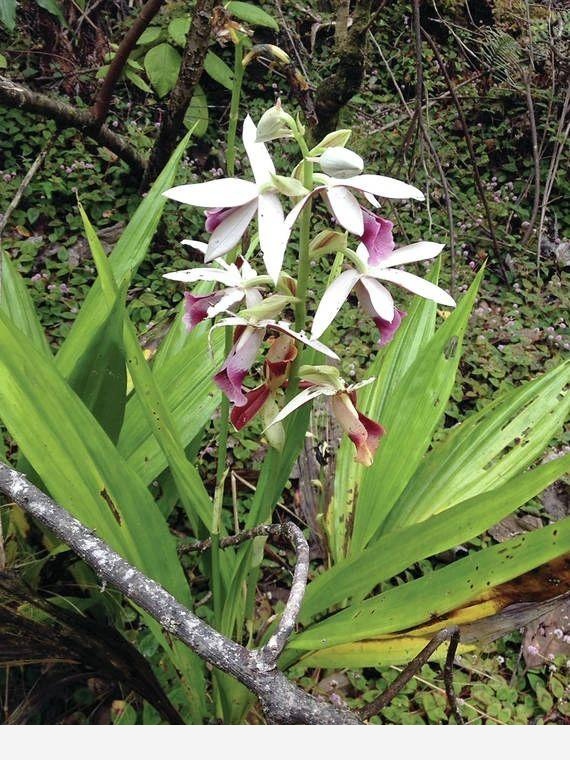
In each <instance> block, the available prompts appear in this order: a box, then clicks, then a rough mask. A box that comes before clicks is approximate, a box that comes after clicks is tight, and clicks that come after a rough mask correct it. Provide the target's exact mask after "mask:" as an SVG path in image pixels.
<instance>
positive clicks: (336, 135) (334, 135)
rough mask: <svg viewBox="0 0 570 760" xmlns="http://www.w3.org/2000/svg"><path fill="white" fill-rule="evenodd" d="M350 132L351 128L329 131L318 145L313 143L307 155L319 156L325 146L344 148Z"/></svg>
mask: <svg viewBox="0 0 570 760" xmlns="http://www.w3.org/2000/svg"><path fill="white" fill-rule="evenodd" d="M351 134H352V130H351V129H337V130H336V132H329V134H328V135H326V137H323V139H322V140H321V141H320V143H319V144H318V145H315V147H314V148H313V149H312V150H311V152H310V153H309V155H310V156H320V155H321V154H322V153H324V152H325V150H326V149H327V148H344V146H345V145H346V143H347V142H348V141H349V139H350V136H351Z"/></svg>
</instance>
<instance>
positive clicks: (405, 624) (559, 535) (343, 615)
mask: <svg viewBox="0 0 570 760" xmlns="http://www.w3.org/2000/svg"><path fill="white" fill-rule="evenodd" d="M569 551H570V518H566V519H564V520H561V521H559V522H557V523H555V524H554V525H548V526H547V527H545V528H541V529H539V530H534V531H532V532H530V533H525V534H523V535H521V536H517V537H516V538H513V539H511V540H509V541H505V542H504V543H502V544H498V545H496V546H492V547H490V548H488V549H482V550H481V551H478V552H473V553H472V554H470V555H469V556H468V557H466V558H465V559H462V560H459V561H458V562H453V563H452V564H450V565H448V566H447V567H444V568H442V569H441V570H436V571H434V572H431V573H428V574H427V575H425V576H423V577H422V578H419V579H418V580H415V581H410V582H408V583H405V584H403V585H401V586H396V587H394V588H391V589H389V590H388V591H385V592H384V593H383V594H379V595H378V596H375V597H372V598H371V599H369V600H367V601H365V602H363V603H361V604H358V605H354V606H352V607H348V608H347V609H345V610H342V612H338V613H337V614H335V615H333V616H332V617H330V618H328V619H327V620H325V621H323V622H321V623H317V624H316V625H313V626H311V627H310V628H308V629H307V630H306V631H304V632H303V633H301V634H299V635H298V636H296V637H295V638H294V639H292V641H291V642H290V644H289V646H290V647H291V648H292V649H302V650H312V649H321V648H322V647H325V646H333V645H336V644H344V643H349V642H352V641H361V640H364V639H370V638H373V637H376V636H379V635H381V634H387V633H393V632H394V631H405V630H406V629H408V628H411V627H412V626H417V625H420V624H422V623H426V622H427V621H429V620H431V619H432V618H434V617H439V616H441V615H445V614H446V613H448V612H450V611H451V610H454V609H457V608H458V607H461V606H463V605H465V604H466V603H467V602H468V601H469V600H471V599H476V598H478V597H479V596H480V595H481V594H482V593H483V592H485V591H488V590H489V589H491V588H493V587H494V586H497V585H499V584H500V583H505V582H507V581H509V580H512V579H513V578H516V577H518V576H519V575H522V574H523V573H526V572H528V571H530V570H533V569H534V568H536V567H539V566H540V565H543V564H545V563H546V562H549V561H550V560H552V559H555V558H557V557H561V556H563V555H564V554H566V553H568V552H569Z"/></svg>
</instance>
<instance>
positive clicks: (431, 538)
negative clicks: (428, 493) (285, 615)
mask: <svg viewBox="0 0 570 760" xmlns="http://www.w3.org/2000/svg"><path fill="white" fill-rule="evenodd" d="M569 469H570V454H567V455H566V456H564V457H561V458H560V459H555V460H554V461H552V462H548V463H547V464H543V465H541V466H540V467H537V468H535V469H534V470H531V471H530V472H525V473H524V474H523V475H520V476H519V477H517V478H513V479H512V480H510V481H509V482H508V483H507V484H506V485H503V486H501V487H500V488H496V489H494V490H492V491H488V492H487V493H483V494H479V495H477V496H474V497H473V498H471V499H467V500H466V501H462V502H461V503H460V504H457V505H456V506H454V507H451V508H450V509H449V510H447V511H446V512H445V513H441V514H438V515H435V516H433V517H430V518H429V519H427V520H425V521H423V522H421V523H418V524H414V525H410V526H408V527H406V528H403V529H401V530H398V531H395V532H393V533H390V534H387V535H384V536H382V537H381V538H379V539H378V541H375V542H374V543H372V544H370V546H368V547H367V548H366V549H365V550H364V551H363V552H362V553H361V554H359V555H358V556H357V557H355V558H353V559H348V560H344V561H343V562H339V563H338V564H337V565H334V566H333V567H331V568H330V569H329V570H327V571H326V572H324V573H322V574H321V575H318V576H317V577H316V578H315V580H313V582H312V583H310V584H309V586H308V588H307V592H306V594H305V598H304V600H303V607H302V609H301V616H300V622H303V623H307V622H309V621H310V620H311V618H313V617H314V616H315V615H318V614H320V613H323V612H325V611H326V610H327V609H330V608H331V607H333V606H334V605H335V604H340V603H341V602H342V601H343V600H345V599H351V598H353V599H354V598H356V599H359V598H362V597H364V596H365V595H366V594H368V593H370V591H371V590H372V589H373V588H374V587H375V586H377V585H378V584H379V583H382V581H386V580H388V579H389V578H392V577H394V576H395V575H397V574H398V573H401V572H402V571H403V570H405V569H406V568H407V567H410V566H411V565H413V564H414V563H415V562H419V561H420V560H422V559H425V558H426V557H431V556H433V555H435V554H438V553H439V552H442V551H445V550H446V549H449V548H450V547H453V546H458V545H459V544H461V543H463V542H464V541H469V540H470V539H472V538H474V537H475V536H478V535H480V534H481V533H483V532H484V531H485V530H486V529H487V528H489V527H490V526H491V525H494V524H496V523H497V522H499V521H500V520H502V519H503V518H505V517H506V516H507V515H509V514H511V512H514V510H516V509H518V508H519V507H521V506H522V505H523V504H526V502H528V501H529V500H530V499H532V498H534V497H535V496H536V495H537V494H539V493H541V492H542V491H543V490H544V489H545V488H547V487H548V486H549V485H550V484H551V483H553V482H554V481H555V480H557V479H558V478H559V477H560V476H561V475H563V474H564V473H566V472H568V470H569Z"/></svg>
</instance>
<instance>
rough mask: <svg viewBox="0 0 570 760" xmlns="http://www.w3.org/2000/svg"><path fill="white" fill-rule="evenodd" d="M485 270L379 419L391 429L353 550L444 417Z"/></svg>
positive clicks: (370, 474)
mask: <svg viewBox="0 0 570 760" xmlns="http://www.w3.org/2000/svg"><path fill="white" fill-rule="evenodd" d="M483 271H484V270H483V269H481V271H480V272H479V273H478V275H477V276H476V277H475V280H474V281H473V283H472V284H471V287H470V288H469V291H468V292H467V293H466V294H465V296H464V297H463V299H462V300H461V302H460V303H459V305H458V306H457V308H456V309H455V311H454V312H453V313H452V314H451V315H450V316H449V317H448V318H447V319H446V320H445V322H444V323H443V325H442V326H441V327H440V328H439V329H438V330H437V332H436V333H435V335H434V336H433V338H432V339H431V340H430V341H429V342H428V343H426V344H425V345H424V346H423V348H421V350H420V351H419V352H418V354H417V356H416V358H415V360H414V362H413V363H412V364H411V365H410V366H409V367H408V369H407V371H406V373H405V374H404V376H403V377H402V378H401V381H400V383H399V384H398V385H397V386H396V387H394V389H393V391H392V393H391V395H390V397H389V398H387V399H386V401H385V403H384V404H383V411H382V414H381V416H380V419H379V420H378V421H379V422H380V423H381V424H382V425H383V426H384V428H385V429H386V434H385V435H384V437H383V438H382V440H381V441H380V446H379V447H378V451H377V452H376V456H375V458H374V462H373V464H372V465H371V466H370V467H368V468H367V469H366V471H365V472H364V474H363V475H362V479H361V484H360V492H359V495H358V504H357V507H356V509H355V513H354V531H353V535H352V544H351V553H352V554H357V553H358V552H360V551H362V549H363V548H364V547H365V546H366V545H367V544H368V543H369V542H370V541H371V540H372V539H373V537H374V536H375V535H376V534H377V533H379V531H380V529H381V526H382V524H383V522H384V521H385V519H386V518H387V516H388V515H389V513H390V511H391V509H392V508H393V506H394V504H395V503H396V500H397V499H398V497H399V496H400V494H401V493H402V491H403V490H404V488H405V486H406V484H407V483H408V481H409V480H410V478H411V477H412V475H413V474H414V472H415V470H416V468H417V466H418V464H419V463H420V460H421V459H422V457H423V455H424V454H425V452H426V450H427V448H428V446H429V444H430V442H431V439H432V436H433V433H434V431H435V429H436V427H437V425H438V423H439V422H440V420H441V418H442V417H443V414H444V412H445V407H446V404H447V401H448V399H449V395H450V393H451V390H452V388H453V385H454V382H455V374H456V372H457V366H458V364H459V358H460V356H461V343H462V340H463V335H464V333H465V329H466V327H467V322H468V320H469V315H470V314H471V309H472V307H473V302H474V300H475V297H476V295H477V290H478V288H479V284H480V282H481V279H482V277H483Z"/></svg>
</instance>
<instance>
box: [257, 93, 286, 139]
mask: <svg viewBox="0 0 570 760" xmlns="http://www.w3.org/2000/svg"><path fill="white" fill-rule="evenodd" d="M294 128H295V121H294V119H293V117H292V116H289V114H288V113H286V112H285V111H284V110H283V108H282V107H281V102H280V101H279V100H278V101H277V103H276V105H274V106H273V108H269V109H268V110H267V111H266V112H265V113H264V114H263V115H262V117H261V119H260V120H259V122H258V124H257V134H256V137H255V142H268V141H269V140H276V139H279V138H281V137H293V130H294Z"/></svg>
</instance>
